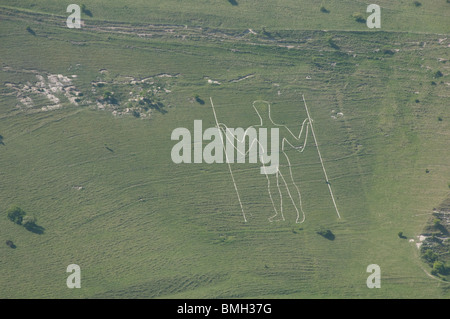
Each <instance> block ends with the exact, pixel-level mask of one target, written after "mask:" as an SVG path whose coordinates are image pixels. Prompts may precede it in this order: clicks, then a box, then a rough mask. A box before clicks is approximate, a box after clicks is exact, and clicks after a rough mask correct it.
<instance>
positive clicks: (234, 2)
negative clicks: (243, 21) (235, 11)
mask: <svg viewBox="0 0 450 319" xmlns="http://www.w3.org/2000/svg"><path fill="white" fill-rule="evenodd" d="M228 2H229V3H231V5H232V6H237V5H239V3H237V1H236V0H228Z"/></svg>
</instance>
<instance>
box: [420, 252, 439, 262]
mask: <svg viewBox="0 0 450 319" xmlns="http://www.w3.org/2000/svg"><path fill="white" fill-rule="evenodd" d="M422 258H423V259H425V260H426V261H427V262H429V263H430V264H431V263H434V262H435V261H436V260H437V258H438V255H436V254H435V253H434V252H433V251H432V250H431V249H427V250H426V251H425V253H424V254H423V255H422Z"/></svg>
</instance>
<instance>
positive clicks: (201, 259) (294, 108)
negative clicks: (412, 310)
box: [0, 0, 450, 298]
mask: <svg viewBox="0 0 450 319" xmlns="http://www.w3.org/2000/svg"><path fill="white" fill-rule="evenodd" d="M236 3H237V5H233V4H232V1H221V2H220V3H217V1H208V0H202V1H183V2H181V1H174V0H168V1H132V2H131V1H130V2H124V1H116V0H111V1H90V3H89V4H86V8H87V10H89V13H90V16H88V15H86V14H83V15H82V19H83V20H84V25H83V26H82V28H81V29H69V28H67V27H66V26H65V20H66V18H67V15H68V14H67V13H66V12H65V9H66V7H65V6H66V5H62V4H61V2H60V1H53V0H52V1H50V0H46V1H39V2H38V3H36V2H34V1H14V2H13V3H12V2H10V1H0V19H1V23H0V26H1V27H0V36H1V46H0V52H1V54H0V56H1V60H0V61H1V69H0V241H2V242H3V243H1V244H0V270H1V272H0V287H1V289H0V297H1V298H253V297H255V298H272V297H273V298H449V296H450V295H449V293H450V290H449V287H450V284H449V283H448V282H446V281H443V280H442V278H440V277H437V276H433V275H431V274H430V273H429V272H430V268H429V266H428V265H426V263H425V262H424V261H423V260H422V259H421V256H420V251H419V249H417V246H416V242H417V241H418V239H417V236H418V235H420V234H421V233H422V232H423V230H424V228H426V227H427V225H428V223H429V221H430V218H432V213H433V208H434V207H439V205H441V203H442V202H444V201H445V200H446V199H447V198H448V195H449V192H450V166H449V160H448V159H449V158H450V148H449V147H448V144H449V143H448V141H449V136H450V112H449V106H448V101H449V92H450V91H449V85H450V76H449V73H450V72H449V71H450V64H449V63H450V62H449V54H448V50H449V46H450V40H449V39H450V36H449V31H450V30H449V29H450V25H449V23H448V21H449V19H448V18H449V12H450V4H449V3H446V1H445V0H442V1H438V0H429V1H425V0H424V1H422V5H421V6H416V5H414V2H413V1H395V2H394V3H392V1H379V2H378V4H379V5H380V6H381V7H382V28H381V29H380V30H375V29H373V30H370V29H368V28H367V27H366V26H365V24H363V23H358V22H356V21H355V19H354V18H352V14H353V13H355V12H361V13H362V14H363V15H364V16H367V15H368V14H366V13H365V9H366V3H362V2H360V1H339V2H337V1H322V2H321V3H319V2H317V1H313V0H309V1H301V2H299V1H294V0H292V1H291V0H286V1H270V2H269V1H265V2H262V3H261V1H240V0H236ZM321 5H323V6H324V7H325V8H326V9H327V10H329V13H324V12H321V10H320V6H321ZM248 29H251V31H252V32H249V30H248ZM327 30H328V31H327ZM302 94H303V95H304V97H305V99H306V102H307V105H308V108H309V112H310V115H311V117H312V119H313V125H314V130H315V134H316V137H317V141H318V144H319V148H320V152H321V155H322V158H323V161H324V165H325V167H326V170H327V174H328V177H329V180H330V184H331V186H332V188H333V192H334V194H335V197H336V204H337V206H338V208H339V212H340V214H341V218H340V219H339V218H338V217H337V215H336V212H335V208H334V207H333V203H332V201H331V198H330V196H329V193H328V187H327V184H326V183H325V178H324V175H323V171H322V167H321V164H320V160H319V156H318V153H317V149H316V146H315V145H314V140H313V139H312V138H311V137H309V138H308V141H307V144H306V148H305V151H304V152H303V153H297V152H293V151H292V150H291V151H288V152H290V153H288V154H289V157H290V159H291V164H292V168H293V177H294V179H295V181H296V184H297V185H298V186H299V187H300V189H301V193H302V199H303V208H304V210H305V213H306V219H305V222H304V223H302V224H296V223H295V213H294V210H293V206H292V205H289V203H288V202H287V201H286V205H285V217H286V220H285V221H284V222H272V223H271V222H269V220H268V218H269V217H271V216H272V215H273V208H272V204H271V202H270V198H269V196H268V190H267V187H268V185H267V180H266V178H265V176H264V175H261V174H259V167H260V165H259V164H248V163H247V164H233V165H232V169H233V173H234V177H235V180H236V185H237V187H238V189H239V192H240V194H241V200H242V204H243V207H244V210H245V212H246V214H247V217H248V222H246V223H245V222H244V220H243V216H242V212H241V209H240V206H239V202H238V201H237V197H236V192H235V189H234V185H233V183H232V179H231V177H230V173H229V171H228V166H227V165H226V164H214V165H212V164H204V163H202V164H174V163H173V162H172V160H171V156H170V154H171V150H172V147H173V146H174V145H175V144H176V141H172V140H171V138H170V137H171V134H172V131H173V130H174V129H175V128H179V127H185V128H188V129H189V130H190V131H193V125H194V120H200V119H201V120H203V128H204V129H206V128H207V127H213V126H215V120H214V116H213V113H212V108H211V105H210V103H209V99H210V97H211V98H212V99H213V101H214V105H215V107H216V111H217V116H218V118H219V121H221V122H223V123H225V124H227V125H228V126H230V127H244V128H246V127H249V126H250V125H256V124H258V120H259V119H258V117H257V115H256V114H255V112H254V110H253V108H252V102H253V101H255V100H265V101H269V102H270V103H271V112H272V118H273V120H274V121H275V122H277V123H280V124H283V125H286V126H287V127H288V128H290V129H291V130H293V131H297V132H298V130H299V128H300V125H301V122H302V121H303V120H304V119H305V118H306V117H307V114H306V111H305V108H304V104H303V100H302ZM203 102H204V103H203ZM207 143H208V142H207V141H204V142H203V144H204V145H206V144H207ZM299 154H300V155H299ZM272 182H273V180H272ZM283 192H284V193H282V195H283V196H284V198H287V197H288V194H287V193H286V192H285V190H283ZM11 205H16V206H19V207H20V208H22V209H23V210H24V211H25V212H26V213H27V215H29V216H34V217H36V220H37V221H36V224H37V225H38V226H39V227H40V229H41V233H39V232H33V231H30V230H28V229H26V228H25V227H22V226H21V225H18V224H14V223H13V222H11V221H10V220H9V219H8V218H7V211H8V208H9V207H10V206H11ZM324 229H328V230H331V232H332V233H333V235H334V238H332V240H331V239H330V238H325V237H323V236H320V235H319V234H318V232H319V231H321V230H324ZM400 231H401V232H403V235H404V236H405V237H406V239H407V240H405V239H402V238H399V236H398V233H399V232H400ZM411 239H412V240H413V241H412V242H411V241H410V240H411ZM8 240H10V241H12V242H13V243H14V246H15V248H11V247H10V246H8V245H5V242H6V241H8ZM73 263H74V264H78V265H79V266H80V267H81V274H82V281H81V287H82V288H81V289H68V288H67V286H66V279H67V276H68V273H66V268H67V266H68V265H69V264H73ZM370 264H378V265H379V266H380V267H381V288H380V289H368V288H367V286H366V279H367V277H368V276H369V273H367V272H366V268H367V266H368V265H370ZM449 267H450V265H449Z"/></svg>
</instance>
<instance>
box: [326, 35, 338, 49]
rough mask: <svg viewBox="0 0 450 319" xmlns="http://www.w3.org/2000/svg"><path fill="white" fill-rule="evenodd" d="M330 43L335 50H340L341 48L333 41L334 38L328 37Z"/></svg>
mask: <svg viewBox="0 0 450 319" xmlns="http://www.w3.org/2000/svg"><path fill="white" fill-rule="evenodd" d="M328 44H329V45H330V47H332V48H333V49H335V50H340V49H341V48H340V47H339V46H338V45H337V44H336V43H335V42H334V41H333V38H331V37H330V38H328Z"/></svg>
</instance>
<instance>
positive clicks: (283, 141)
mask: <svg viewBox="0 0 450 319" xmlns="http://www.w3.org/2000/svg"><path fill="white" fill-rule="evenodd" d="M210 99H211V102H212V98H211V97H210ZM257 102H262V103H266V104H267V105H268V110H269V119H270V121H271V122H272V124H273V125H275V126H282V127H284V128H286V129H287V130H288V132H289V133H290V134H291V135H292V136H293V137H294V139H295V140H300V138H301V136H302V134H303V131H304V127H305V122H306V121H307V120H308V119H305V120H304V121H303V123H302V127H301V129H300V133H299V135H298V137H297V136H295V135H294V134H293V133H292V131H291V130H290V129H289V128H288V127H287V126H285V125H281V124H277V123H275V122H274V121H273V120H272V117H271V115H270V103H269V102H267V101H261V100H258V101H254V102H253V104H252V106H253V108H254V110H255V112H256V114H257V115H258V117H259V119H260V124H259V125H255V126H253V125H252V126H249V127H248V128H247V129H246V130H245V131H244V134H243V138H242V140H239V139H238V138H237V137H236V136H235V135H233V134H230V135H232V136H233V138H234V139H235V140H237V141H238V142H239V143H244V142H245V136H246V134H247V131H248V130H249V129H251V128H254V127H260V126H262V125H263V120H262V118H261V115H260V114H259V112H258V110H257V109H256V107H255V103H257ZM211 105H212V107H213V112H214V116H215V120H216V124H217V127H218V128H219V129H220V130H221V131H222V132H224V134H225V137H226V138H227V140H228V141H229V142H230V143H231V145H232V146H233V148H234V149H236V151H237V152H239V153H240V154H241V155H244V156H246V155H247V154H248V153H249V152H250V150H252V147H253V145H254V144H255V143H258V144H259V147H260V149H261V150H262V152H263V153H265V149H264V147H263V146H262V144H261V143H260V142H259V141H258V140H257V139H255V138H254V139H253V140H252V141H251V143H250V147H249V148H248V151H247V152H245V153H243V152H241V151H240V150H239V149H238V148H237V147H236V146H234V141H232V140H230V139H229V134H227V133H228V132H231V131H230V129H229V128H228V127H227V126H226V125H225V124H224V123H218V121H217V116H216V113H215V108H214V104H213V103H212V104H211ZM308 125H309V123H307V126H306V134H305V141H304V143H303V146H298V147H296V146H294V145H292V144H291V143H290V142H289V141H288V140H287V139H286V138H283V140H282V147H281V149H282V152H283V154H284V156H285V157H286V160H287V161H288V167H289V173H290V176H291V181H292V184H294V187H295V189H296V191H297V194H298V198H299V206H300V211H301V212H302V215H303V216H302V220H301V221H299V219H300V212H299V210H298V208H297V205H296V203H295V200H294V198H293V197H292V195H291V192H290V190H289V187H288V184H287V182H286V180H285V178H284V176H283V175H282V173H281V172H280V171H279V169H278V168H277V172H276V179H277V188H278V191H279V194H280V215H281V219H282V220H283V221H284V220H285V218H284V214H283V196H282V193H281V189H280V185H279V176H281V178H282V180H283V182H284V185H285V187H286V190H287V193H288V195H289V198H290V199H291V202H292V204H293V206H294V208H295V211H296V213H297V218H296V223H303V222H304V221H305V219H306V214H305V212H304V211H303V206H302V199H301V198H302V197H301V193H300V189H299V187H298V186H297V185H296V184H295V182H294V177H293V175H292V168H291V162H290V160H289V157H288V156H287V154H286V153H285V151H284V146H285V142H286V143H287V144H288V145H289V146H291V147H292V148H293V149H295V150H298V151H299V152H303V151H304V149H305V146H306V143H307V137H308V132H309V129H308ZM221 141H222V146H223V148H224V151H225V153H226V148H225V145H224V142H223V138H222V136H221ZM225 156H226V160H227V163H228V167H229V171H230V174H231V175H232V179H233V183H234V185H235V190H236V193H237V194H238V199H239V201H240V204H241V209H242V212H243V215H244V216H245V213H244V210H243V206H242V202H241V200H240V196H239V191H238V189H237V186H236V183H235V180H234V176H233V173H232V171H231V167H230V164H229V161H228V155H227V154H225ZM261 163H262V165H263V167H265V165H264V162H263V161H261ZM265 175H266V179H267V188H268V192H269V197H270V200H271V202H272V206H273V209H274V211H275V215H274V216H272V217H270V218H269V221H271V222H272V221H273V220H274V218H275V217H276V216H278V214H279V213H278V210H277V208H276V205H275V202H274V201H273V197H272V193H271V191H270V179H269V177H268V174H265Z"/></svg>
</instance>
